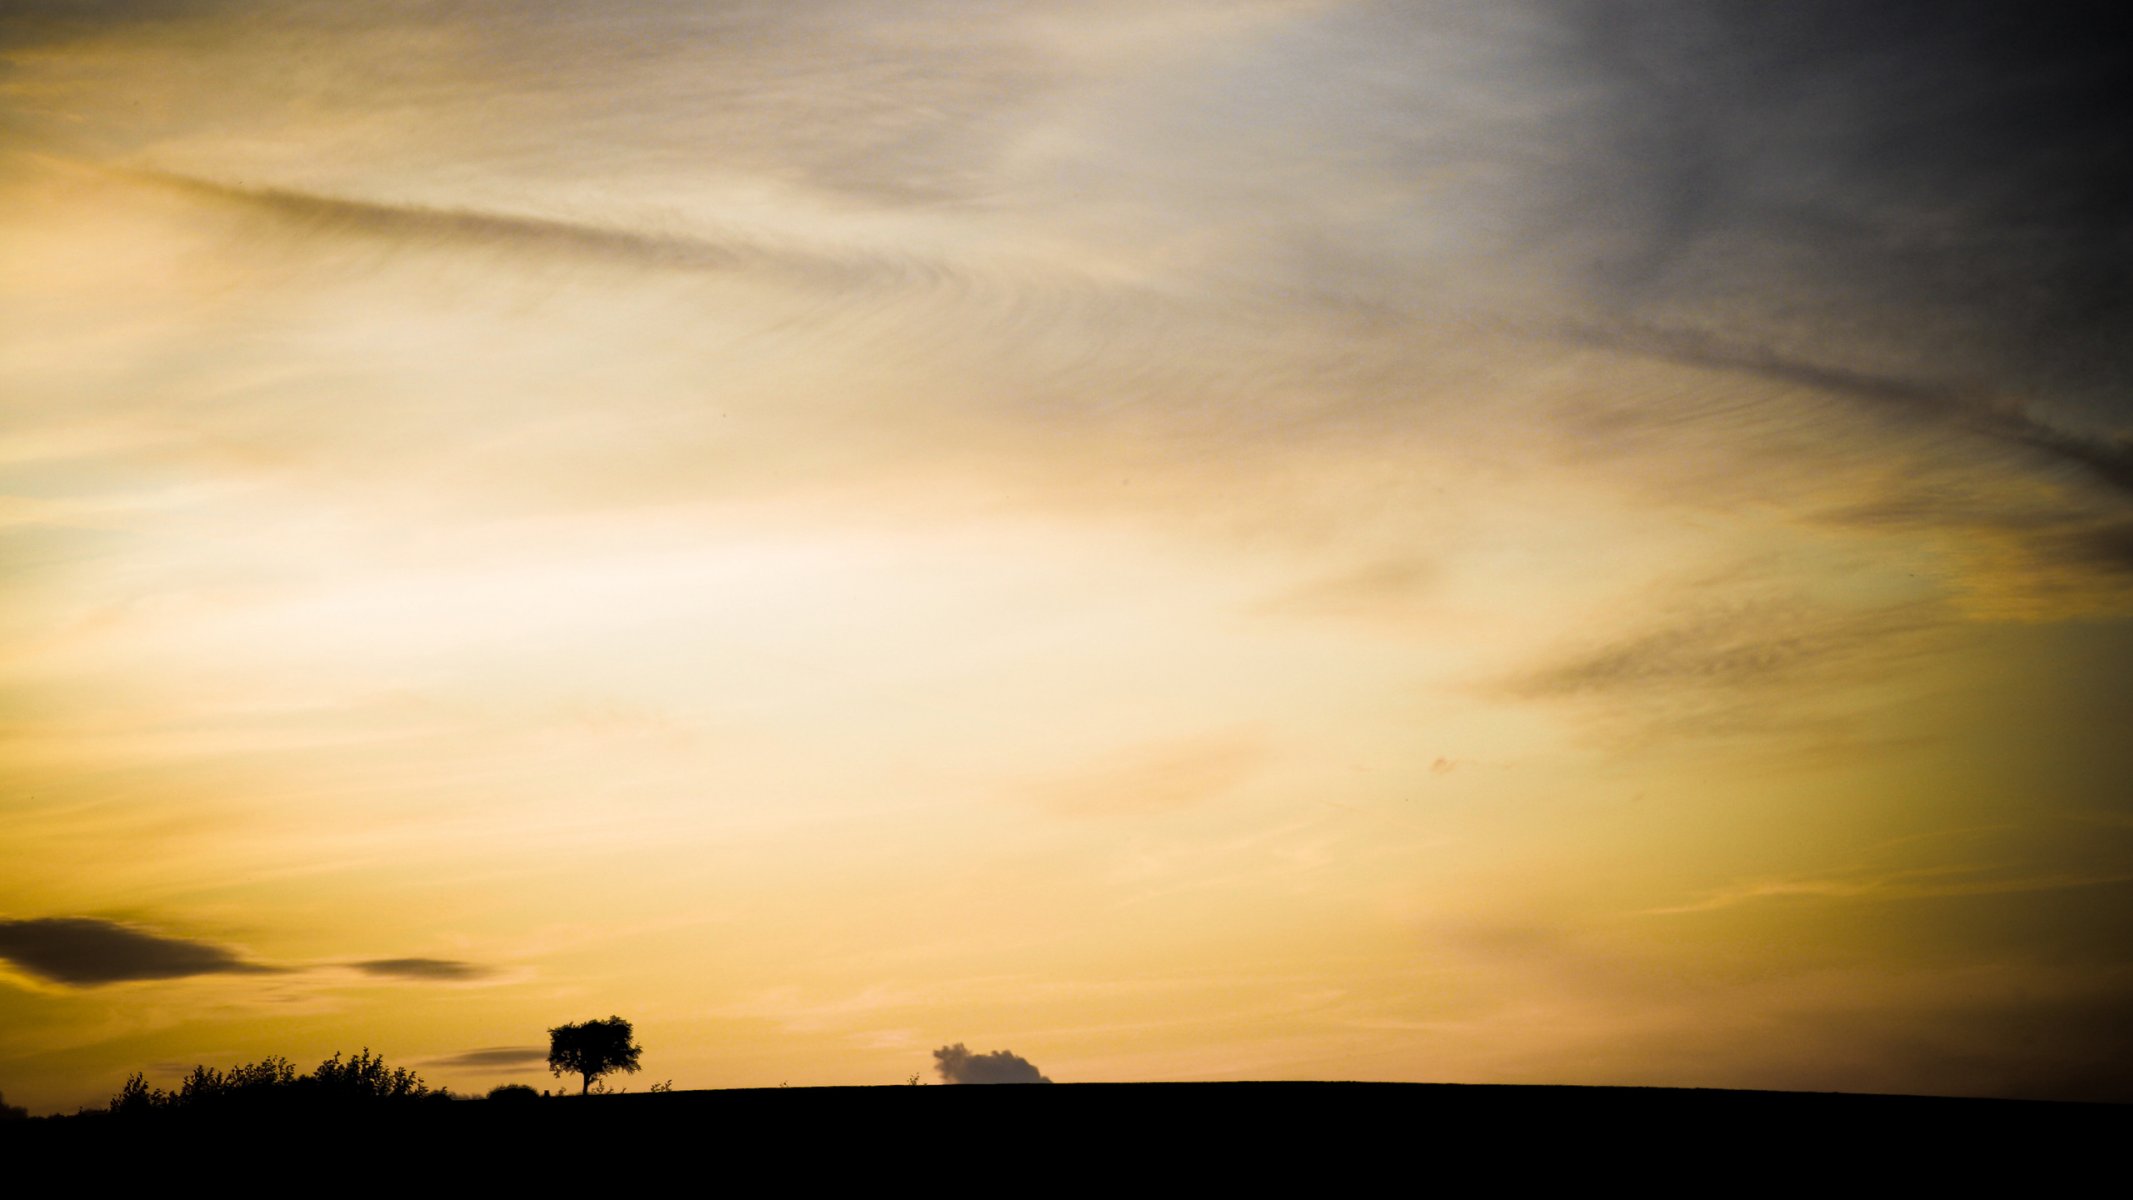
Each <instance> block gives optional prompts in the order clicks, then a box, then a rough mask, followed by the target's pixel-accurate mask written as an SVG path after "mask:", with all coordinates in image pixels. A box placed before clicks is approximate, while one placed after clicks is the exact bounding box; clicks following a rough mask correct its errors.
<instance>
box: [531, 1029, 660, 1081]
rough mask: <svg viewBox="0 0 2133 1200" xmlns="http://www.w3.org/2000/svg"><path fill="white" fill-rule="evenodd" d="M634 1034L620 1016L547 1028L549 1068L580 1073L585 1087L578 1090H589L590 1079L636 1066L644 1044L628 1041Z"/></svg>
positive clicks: (563, 1073) (567, 1073)
mask: <svg viewBox="0 0 2133 1200" xmlns="http://www.w3.org/2000/svg"><path fill="white" fill-rule="evenodd" d="M635 1036H636V1030H634V1029H631V1028H630V1023H629V1022H628V1021H625V1020H623V1019H622V1018H621V1017H609V1018H608V1019H606V1020H605V1021H586V1022H583V1023H581V1024H579V1023H574V1024H570V1025H558V1026H556V1027H555V1028H554V1029H551V1030H549V1031H548V1070H549V1071H550V1072H551V1073H553V1074H556V1075H579V1076H583V1077H584V1079H585V1087H584V1089H583V1090H582V1091H581V1092H580V1093H579V1094H580V1095H586V1094H590V1093H591V1091H592V1085H593V1080H595V1079H598V1078H599V1077H600V1076H602V1075H606V1074H608V1073H609V1072H611V1071H629V1072H632V1073H634V1072H635V1071H636V1070H637V1056H638V1055H640V1054H642V1053H644V1047H642V1046H639V1045H635V1044H633V1043H632V1042H631V1041H630V1039H631V1038H632V1037H635Z"/></svg>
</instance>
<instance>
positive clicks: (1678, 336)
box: [1576, 328, 2133, 493]
mask: <svg viewBox="0 0 2133 1200" xmlns="http://www.w3.org/2000/svg"><path fill="white" fill-rule="evenodd" d="M1576 336H1577V337H1578V338H1579V339H1580V340H1588V341H1593V342H1597V343H1600V344H1604V345H1606V346H1608V347H1609V348H1611V349H1617V350H1622V351H1626V352H1629V353H1632V354H1638V355H1642V356H1644V357H1648V358H1655V359H1660V360H1663V361H1666V362H1673V363H1679V364H1682V365H1684V366H1693V367H1704V368H1710V369H1715V370H1722V371H1734V372H1739V373H1742V374H1746V375H1751V376H1755V377H1758V378H1763V379H1769V380H1773V381H1775V382H1779V383H1787V384H1795V385H1799V386H1803V387H1807V388H1812V389H1814V390H1816V391H1820V392H1825V393H1829V394H1833V395H1836V396H1840V397H1845V398H1848V399H1852V400H1855V401H1861V402H1864V403H1866V404H1868V405H1870V406H1872V407H1874V408H1876V409H1878V410H1881V411H1884V412H1891V413H1895V414H1898V415H1903V416H1908V417H1925V418H1939V419H1944V420H1947V421H1949V422H1952V423H1953V424H1955V425H1957V426H1959V427H1961V428H1963V429H1965V430H1967V431H1969V432H1971V433H1975V434H1978V435H1980V436H1983V437H1985V438H1988V439H1991V440H1994V441H1998V442H2003V443H2006V444H2009V445H2014V446H2019V447H2022V448H2024V449H2027V450H2031V451H2035V452H2038V453H2039V454H2041V455H2043V456H2045V457H2047V458H2049V459H2053V460H2056V461H2058V462H2061V463H2064V464H2067V465H2071V466H2074V467H2078V468H2080V469H2082V470H2083V471H2084V472H2086V473H2087V474H2089V475H2090V476H2091V477H2092V478H2094V479H2096V480H2097V481H2099V482H2101V483H2104V484H2106V485H2108V486H2110V487H2111V488H2113V489H2115V490H2117V491H2120V492H2126V493H2133V440H2129V439H2128V438H2127V437H2126V436H2124V435H2120V436H2116V437H2110V438H2103V437H2094V436H2090V435H2086V434H2082V433H2079V432H2077V431H2074V430H2071V429H2066V428H2063V427H2060V426H2058V425H2055V424H2052V423H2051V422H2048V421H2046V420H2043V419H2042V418H2040V417H2038V416H2036V415H2035V414H2033V413H2031V412H2029V411H2028V410H2026V409H2025V408H2023V407H2022V406H2020V405H2018V404H2016V403H2014V402H2012V401H2008V400H2005V399H1999V398H1995V397H1991V396H1988V395H1984V394H1982V393H1979V392H1977V391H1974V390H1971V389H1966V388H1964V387H1962V386H1960V385H1956V384H1951V383H1942V382H1933V381H1929V380H1923V379H1906V378H1902V377H1898V376H1892V375H1883V374H1876V373H1872V372H1867V371H1858V370H1851V369H1848V368H1845V367H1841V366H1835V365H1830V364H1825V363H1817V362H1811V361H1807V360H1804V359H1800V358H1795V357H1788V356H1786V355H1784V354H1781V353H1778V352H1777V351H1775V350H1773V349H1770V348H1767V347H1757V346H1750V345H1733V344H1728V343H1727V342H1726V341H1724V340H1723V339H1721V338H1719V337H1716V336H1713V335H1710V334H1707V333H1701V332H1696V331H1691V330H1674V331H1666V330H1658V329H1652V328H1634V329H1630V328H1624V329H1617V330H1613V331H1610V332H1606V333H1599V332H1589V333H1581V334H1578V335H1576Z"/></svg>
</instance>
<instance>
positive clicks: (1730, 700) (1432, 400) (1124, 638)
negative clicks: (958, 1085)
mask: <svg viewBox="0 0 2133 1200" xmlns="http://www.w3.org/2000/svg"><path fill="white" fill-rule="evenodd" d="M2106 22H2107V18H2106V17H2105V15H2104V11H2103V9H2102V8H2101V6H2085V5H2069V6H2057V7H2055V8H2053V9H2052V10H2051V12H2050V14H2049V15H2048V16H2046V15H2040V14H2039V13H2038V12H2037V11H2033V10H2030V9H2026V8H2023V7H2020V6H2015V5H2010V4H2005V3H1986V2H1983V0H1950V2H1942V3H1925V2H1924V0H1896V2H1893V3H1881V4H1873V5H1860V4H1840V3H1836V2H1835V0H1805V2H1802V3H1795V4H1786V5H1765V4H1753V3H1747V2H1745V0H1716V2H1709V0H1704V2H1691V0H1615V2H1604V0H1487V2H1484V0H1444V2H1440V3H1411V4H1391V3H1359V2H1344V0H1309V2H1304V0H1296V2H1281V0H1263V2H1262V0H1229V2H1217V0H1181V2H1178V3H1170V4H1163V5H1157V6H1149V5H1129V4H1123V3H1109V2H1105V0H1098V2H1096V3H1073V4H1065V3H1051V2H1046V0H1036V2H1032V3H1027V4H1015V5H991V4H980V3H976V2H974V0H955V2H948V0H941V2H926V0H917V2H906V3H896V4H888V3H875V2H861V0H821V2H814V3H770V2H768V0H739V2H733V3H703V4H691V3H678V2H676V3H649V2H629V3H606V4H564V3H530V4H529V3H513V4H505V3H465V4H450V5H444V4H429V3H412V4H395V5H380V6H371V5H359V6H348V5H337V4H327V3H323V2H314V0H269V2H246V3H237V2H235V0H187V2H181V3H160V4H150V3H142V2H130V0H107V2H98V3H87V4H74V3H62V2H59V0H29V2H27V3H11V4H9V5H8V6H7V7H6V10H5V12H4V13H0V561H4V563H5V567H4V574H0V1094H4V1095H5V1096H6V1098H7V1100H8V1102H9V1103H12V1104H26V1105H28V1106H29V1107H30V1109H31V1110H32V1111H36V1112H48V1111H72V1109H73V1108H74V1107H76V1106H77V1105H81V1104H93V1103H99V1102H101V1101H102V1100H103V1099H105V1098H106V1097H108V1096H109V1095H110V1094H111V1093H112V1092H113V1091H114V1090H116V1088H117V1086H118V1085H119V1083H121V1082H122V1081H123V1080H124V1079H125V1077H126V1075H127V1074H128V1073H130V1072H132V1071H136V1070H145V1071H147V1072H148V1073H149V1075H150V1080H151V1082H167V1081H168V1079H169V1078H170V1077H173V1076H174V1075H175V1074H176V1073H177V1072H178V1071H180V1070H182V1069H183V1068H184V1067H187V1066H190V1065H191V1064H192V1063H195V1062H205V1063H209V1064H213V1065H228V1064H230V1063H233V1062H237V1061H240V1060H249V1059H255V1058H258V1057H260V1056H262V1055H266V1054H279V1055H287V1056H288V1057H289V1058H291V1059H292V1060H294V1061H297V1062H299V1063H308V1062H313V1061H316V1060H317V1059H319V1058H322V1057H324V1056H325V1055H327V1054H329V1053H331V1052H333V1051H336V1050H344V1051H352V1050H355V1049H358V1048H360V1047H364V1046H367V1047H369V1048H371V1049H373V1050H375V1051H377V1052H379V1053H380V1054H382V1055H384V1056H385V1057H386V1058H387V1059H388V1060H389V1061H391V1062H392V1063H394V1064H395V1065H404V1066H409V1067H413V1068H415V1069H417V1070H419V1071H421V1072H422V1074H423V1075H424V1077H425V1078H426V1079H428V1080H429V1081H430V1082H431V1083H432V1084H434V1085H447V1086H450V1087H452V1088H453V1089H455V1090H461V1091H480V1090H486V1089H487V1088H489V1087H491V1086H494V1085H496V1084H499V1083H504V1082H526V1083H532V1084H534V1085H536V1086H552V1085H551V1084H546V1083H544V1082H543V1081H544V1080H547V1079H548V1075H547V1073H546V1071H545V1066H544V1060H545V1045H546V1041H545V1036H546V1035H545V1031H546V1030H547V1029H549V1028H550V1027H553V1026H556V1025H558V1024H560V1023H563V1022H567V1021H577V1020H583V1019H588V1018H596V1017H601V1016H605V1015H607V1014H610V1013H615V1014H620V1015H622V1016H624V1017H626V1018H628V1019H629V1020H630V1021H632V1022H634V1025H635V1029H636V1032H637V1035H638V1037H639V1039H640V1041H641V1042H642V1044H643V1047H644V1056H643V1065H644V1072H645V1076H646V1078H649V1079H653V1080H667V1079H671V1080H672V1081H673V1084H674V1086H675V1087H676V1088H712V1087H759V1086H775V1085H777V1084H779V1083H781V1082H789V1083H791V1084H792V1085H794V1086H803V1085H810V1084H869V1083H882V1084H890V1083H900V1082H903V1081H904V1080H905V1079H906V1078H907V1077H908V1076H909V1075H911V1074H912V1073H913V1072H925V1073H928V1074H929V1075H930V1074H931V1073H932V1071H933V1069H934V1067H933V1064H934V1062H935V1058H936V1051H937V1050H946V1049H947V1048H951V1047H967V1048H974V1049H972V1050H971V1051H970V1057H971V1060H972V1061H973V1062H978V1063H981V1064H983V1063H987V1062H993V1061H994V1060H990V1059H987V1057H986V1056H987V1055H988V1054H989V1053H990V1052H995V1051H999V1052H1002V1053H1006V1054H1007V1057H1008V1058H1012V1059H1013V1060H1014V1062H1015V1063H1019V1064H1020V1067H1016V1068H1015V1070H1017V1071H1019V1070H1020V1069H1021V1068H1022V1067H1027V1068H1029V1073H1030V1074H1035V1073H1037V1070H1038V1068H1037V1067H1036V1066H1032V1065H1031V1064H1038V1065H1041V1071H1042V1074H1043V1075H1044V1076H1046V1077H1049V1078H1051V1079H1055V1080H1058V1081H1060V1082H1088V1081H1099V1080H1225V1079H1356V1080H1412V1081H1442V1082H1470V1083H1492V1082H1501V1083H1564V1084H1630V1085H1670V1086H1697V1087H1742V1088H1801V1089H1813V1090H1851V1091H1889V1092H1921V1093H1947V1094H1969V1095H2001V1096H2019V1097H2041V1098H2068V1099H2116V1100H2133V790H2129V787H2128V783H2127V781H2128V779H2133V739H2128V738H2127V736H2126V730H2127V728H2128V727H2129V719H2128V718H2129V716H2133V703H2129V701H2133V683H2129V680H2133V388H2129V380H2133V222H2129V219H2128V214H2129V213H2133V161H2129V158H2128V155H2127V151H2126V149H2125V140H2126V139H2125V133H2124V130H2125V129H2126V127H2127V125H2126V118H2127V116H2128V113H2127V108H2128V106H2127V104H2126V103H2125V101H2124V99H2123V94H2124V92H2125V90H2126V88H2127V84H2126V83H2125V80H2127V79H2128V78H2133V69H2129V68H2133V63H2129V62H2128V61H2127V60H2128V58H2133V55H2129V54H2128V52H2127V51H2126V49H2125V47H2124V40H2123V38H2122V37H2121V36H2119V35H2118V34H2117V33H2116V32H2115V26H2112V25H2109V24H2107V23H2106ZM957 1061H961V1060H957ZM997 1062H1006V1059H1000V1060H997ZM995 1065H996V1064H995ZM988 1069H991V1068H988ZM1000 1069H1005V1068H1000Z"/></svg>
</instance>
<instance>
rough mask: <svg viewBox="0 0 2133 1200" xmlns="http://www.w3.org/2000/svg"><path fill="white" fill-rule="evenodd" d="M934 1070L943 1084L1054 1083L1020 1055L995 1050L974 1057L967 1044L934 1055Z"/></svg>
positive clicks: (935, 1052) (951, 1047) (958, 1044)
mask: <svg viewBox="0 0 2133 1200" xmlns="http://www.w3.org/2000/svg"><path fill="white" fill-rule="evenodd" d="M933 1068H934V1070H936V1071H939V1072H940V1073H941V1082H942V1083H1050V1082H1051V1080H1049V1079H1047V1078H1045V1077H1044V1075H1043V1073H1042V1072H1040V1071H1038V1070H1037V1065H1036V1064H1035V1063H1033V1062H1031V1061H1030V1060H1028V1059H1026V1058H1024V1057H1022V1056H1021V1055H1019V1054H1014V1053H1011V1052H1009V1051H1006V1050H995V1051H993V1052H991V1053H990V1054H972V1053H971V1052H970V1051H969V1049H968V1048H966V1047H965V1046H964V1045H963V1043H961V1042H957V1043H956V1044H955V1045H953V1046H942V1047H941V1048H940V1049H938V1050H935V1051H934V1052H933Z"/></svg>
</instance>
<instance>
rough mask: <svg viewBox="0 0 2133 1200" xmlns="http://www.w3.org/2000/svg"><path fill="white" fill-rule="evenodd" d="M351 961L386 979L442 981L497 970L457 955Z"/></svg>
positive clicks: (357, 967) (471, 976)
mask: <svg viewBox="0 0 2133 1200" xmlns="http://www.w3.org/2000/svg"><path fill="white" fill-rule="evenodd" d="M348 965H349V966H351V967H353V968H355V969H356V970H358V971H361V972H362V973H364V974H365V975H376V976H379V977H382V978H386V979H416V980H428V981H435V982H440V983H458V982H462V981H465V980H470V979H486V978H488V977H489V976H491V975H494V974H495V973H496V971H495V969H494V968H492V967H485V966H482V965H481V964H480V963H470V962H461V961H460V960H458V959H454V958H373V959H366V960H364V961H362V962H353V963H350V964H348Z"/></svg>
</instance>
